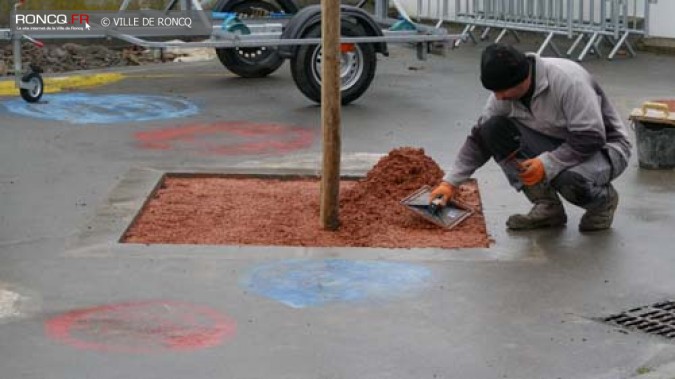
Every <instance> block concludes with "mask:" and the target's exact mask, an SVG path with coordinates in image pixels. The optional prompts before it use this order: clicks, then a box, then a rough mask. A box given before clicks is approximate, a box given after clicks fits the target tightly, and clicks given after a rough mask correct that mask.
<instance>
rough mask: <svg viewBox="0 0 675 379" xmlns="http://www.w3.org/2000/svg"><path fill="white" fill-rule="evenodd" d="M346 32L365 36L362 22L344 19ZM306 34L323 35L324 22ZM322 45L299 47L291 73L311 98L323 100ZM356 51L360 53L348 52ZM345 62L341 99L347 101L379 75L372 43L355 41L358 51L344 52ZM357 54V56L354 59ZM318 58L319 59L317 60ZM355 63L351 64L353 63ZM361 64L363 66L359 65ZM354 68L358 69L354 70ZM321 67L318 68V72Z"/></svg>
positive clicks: (304, 92) (313, 36)
mask: <svg viewBox="0 0 675 379" xmlns="http://www.w3.org/2000/svg"><path fill="white" fill-rule="evenodd" d="M341 28H342V35H343V36H350V37H361V36H365V35H366V32H365V30H364V29H363V28H362V27H360V26H359V25H358V24H354V23H351V22H349V21H346V20H343V21H342V26H341ZM304 37H305V38H320V37H321V25H320V24H317V25H315V26H314V27H312V28H310V29H309V30H308V32H307V33H306V34H305V36H304ZM320 50H321V46H319V45H302V46H300V47H299V48H298V53H297V54H296V55H295V56H294V57H293V58H292V59H291V74H292V75H293V80H294V81H295V84H296V86H297V87H298V89H300V91H301V92H302V93H303V94H304V95H305V96H307V97H308V98H309V99H310V100H312V101H315V102H317V103H321V71H320V69H319V67H317V64H316V63H317V62H320ZM349 54H354V55H355V56H356V57H353V56H348V55H349ZM343 58H344V59H343V62H345V61H346V62H345V63H346V64H345V63H343V64H345V66H346V67H341V70H340V71H341V73H342V74H341V76H342V78H341V80H342V81H343V83H342V88H341V95H342V98H341V102H342V104H343V105H347V104H349V103H351V102H352V101H354V100H356V99H358V98H359V97H361V95H363V93H364V92H366V90H367V89H368V87H369V86H370V83H371V82H372V81H373V78H374V77H375V69H376V67H377V56H376V55H375V48H374V47H373V45H372V44H369V43H361V44H356V45H355V50H354V52H351V53H347V54H346V55H343ZM352 58H353V59H352ZM315 61H316V62H315ZM350 62H351V63H352V64H349V63H350ZM355 64H356V65H359V67H356V66H355ZM352 68H353V69H354V70H356V71H353V70H352ZM317 71H318V72H317Z"/></svg>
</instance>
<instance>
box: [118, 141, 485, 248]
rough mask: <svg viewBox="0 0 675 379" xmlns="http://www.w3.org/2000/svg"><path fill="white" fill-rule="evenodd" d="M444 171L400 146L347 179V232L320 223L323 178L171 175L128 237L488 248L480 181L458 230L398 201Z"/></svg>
mask: <svg viewBox="0 0 675 379" xmlns="http://www.w3.org/2000/svg"><path fill="white" fill-rule="evenodd" d="M442 177H443V171H442V170H441V169H440V167H439V166H438V165H437V164H436V163H435V162H434V161H433V160H432V159H431V158H429V157H428V156H426V155H425V154H424V150H422V149H415V148H407V147H404V148H399V149H395V150H393V151H391V152H390V153H389V154H388V155H387V156H385V157H383V158H382V159H381V160H380V161H379V162H378V163H377V164H376V165H375V166H374V167H373V169H371V170H370V171H369V172H368V174H367V176H366V177H365V178H364V179H361V180H358V181H347V180H344V181H341V184H340V208H339V219H340V228H339V230H337V231H326V230H323V229H321V228H320V226H319V184H320V183H319V181H318V180H317V179H306V178H305V179H301V178H292V177H289V178H284V179H267V178H241V177H222V176H213V177H204V176H195V177H186V176H170V175H169V176H167V177H166V178H165V179H164V181H163V183H162V184H161V186H160V188H159V189H158V190H157V191H156V192H155V193H154V194H153V195H152V198H151V199H150V200H149V201H148V202H147V204H146V206H145V207H144V209H143V210H142V211H141V213H140V215H139V216H138V217H137V218H136V220H135V222H134V224H133V225H132V226H131V227H130V228H129V230H128V231H127V232H126V234H125V235H124V237H123V241H124V242H127V243H145V244H153V243H164V244H212V245H280V246H323V247H328V246H336V247H337V246H352V247H386V248H412V247H440V248H465V247H488V246H489V243H490V239H489V237H488V235H487V231H486V227H485V220H484V217H483V214H482V212H481V202H480V195H479V192H478V186H477V184H476V182H475V181H469V182H467V183H466V184H464V185H462V186H461V187H460V189H459V191H458V192H459V193H458V200H460V201H461V202H463V203H465V204H467V205H469V206H471V207H472V208H474V209H476V211H477V212H476V213H474V215H472V216H471V217H470V218H468V219H467V220H465V221H464V222H463V223H462V224H460V225H458V226H457V227H455V228H454V229H452V230H446V229H442V228H439V227H438V226H436V225H433V224H431V223H429V222H427V221H425V220H423V219H422V218H420V217H419V216H417V215H415V214H413V213H410V212H409V211H408V210H406V209H405V208H404V207H403V206H402V205H401V204H400V203H399V202H400V201H401V199H403V198H405V197H406V196H408V195H409V194H410V193H412V192H414V191H415V190H417V189H419V188H420V187H422V186H423V185H432V186H434V185H436V184H438V183H439V182H440V180H441V178H442Z"/></svg>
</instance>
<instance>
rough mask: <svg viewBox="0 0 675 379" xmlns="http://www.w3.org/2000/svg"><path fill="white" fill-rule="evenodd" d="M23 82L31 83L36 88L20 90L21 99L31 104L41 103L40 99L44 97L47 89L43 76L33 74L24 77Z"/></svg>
mask: <svg viewBox="0 0 675 379" xmlns="http://www.w3.org/2000/svg"><path fill="white" fill-rule="evenodd" d="M21 81H22V82H29V83H31V84H33V86H34V88H32V89H28V88H21V89H20V90H19V93H20V94H21V98H23V99H24V100H26V101H27V102H29V103H37V102H38V101H40V98H41V97H42V94H43V93H44V89H45V83H44V81H43V80H42V75H40V74H39V73H37V72H31V73H29V74H26V75H24V77H23V78H21Z"/></svg>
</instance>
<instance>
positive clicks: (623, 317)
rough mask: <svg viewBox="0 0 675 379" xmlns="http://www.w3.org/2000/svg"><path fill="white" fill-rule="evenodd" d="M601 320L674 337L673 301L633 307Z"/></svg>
mask: <svg viewBox="0 0 675 379" xmlns="http://www.w3.org/2000/svg"><path fill="white" fill-rule="evenodd" d="M603 321H605V322H608V323H611V324H614V325H618V326H621V327H624V328H627V329H632V330H639V331H642V332H645V333H649V334H655V335H658V336H661V337H666V338H669V339H673V338H675V301H664V302H660V303H656V304H653V305H648V306H645V307H640V308H634V309H631V310H628V311H625V312H622V313H619V314H617V315H613V316H609V317H607V318H605V319H603Z"/></svg>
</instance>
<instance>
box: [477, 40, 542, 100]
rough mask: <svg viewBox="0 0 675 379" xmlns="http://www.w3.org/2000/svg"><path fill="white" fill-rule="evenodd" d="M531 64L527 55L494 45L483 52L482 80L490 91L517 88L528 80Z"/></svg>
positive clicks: (511, 48) (507, 47) (481, 64)
mask: <svg viewBox="0 0 675 379" xmlns="http://www.w3.org/2000/svg"><path fill="white" fill-rule="evenodd" d="M529 73H530V63H529V62H528V60H527V57H526V56H525V54H523V53H521V52H520V51H518V50H516V49H515V48H513V47H511V46H508V45H503V44H499V43H493V44H492V45H490V46H488V47H486V48H485V50H483V55H482V56H481V62H480V80H481V82H483V87H485V88H486V89H489V90H490V91H501V90H505V89H509V88H512V87H515V86H516V85H518V84H520V83H521V82H522V81H523V80H525V79H527V76H528V75H529Z"/></svg>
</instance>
